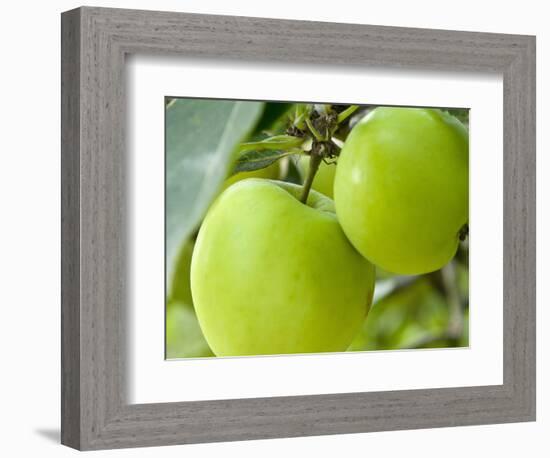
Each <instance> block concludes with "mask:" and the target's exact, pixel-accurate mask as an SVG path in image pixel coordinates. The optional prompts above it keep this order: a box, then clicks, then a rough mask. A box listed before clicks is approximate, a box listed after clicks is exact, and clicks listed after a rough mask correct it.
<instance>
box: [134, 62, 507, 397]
mask: <svg viewBox="0 0 550 458" xmlns="http://www.w3.org/2000/svg"><path fill="white" fill-rule="evenodd" d="M127 75H128V76H127V78H128V83H127V84H128V86H129V91H128V97H129V107H128V113H129V116H128V129H127V132H128V136H129V144H128V146H129V156H130V157H131V158H132V159H131V166H130V167H129V169H130V172H129V173H130V176H131V179H130V181H131V188H130V191H129V195H130V196H131V200H132V204H131V205H130V207H131V210H130V221H131V222H130V225H129V226H130V227H131V228H132V229H131V230H132V235H131V236H130V240H131V246H130V249H129V252H130V253H132V261H131V262H130V265H131V266H132V271H131V274H130V297H131V300H130V316H131V318H132V319H131V320H130V322H131V324H130V335H131V338H130V344H129V347H130V349H131V350H130V353H131V356H130V360H131V371H130V375H129V379H130V381H131V397H130V399H129V401H130V402H133V403H148V402H177V401H196V400H206V399H208V400H210V399H231V398H248V397H268V396H295V395H305V394H324V393H353V392H358V391H384V390H400V389H401V390H403V389H413V388H442V387H453V386H473V385H499V384H501V383H502V281H503V279H502V259H503V258H502V234H503V229H502V227H503V220H502V205H495V204H494V203H495V202H502V200H503V197H502V194H503V190H502V162H503V160H502V135H503V134H502V77H501V76H497V75H494V74H493V75H476V74H471V73H443V72H411V71H406V70H401V71H398V70H395V69H391V70H385V69H369V70H366V69H361V70H358V69H350V68H337V67H332V68H330V67H327V66H324V67H323V71H322V72H319V68H318V67H314V66H298V67H297V66H277V67H275V66H268V67H266V66H260V65H251V64H245V63H235V62H229V61H227V62H224V63H219V62H218V63H214V64H213V63H212V62H207V63H205V62H204V61H203V60H196V59H174V58H160V57H154V58H150V57H143V56H135V57H132V58H131V59H130V61H129V62H128V63H127ZM218 80H221V81H230V82H231V84H227V85H219V84H217V81H218ZM257 81H261V82H262V84H261V85H260V84H255V82H257ZM333 82H338V84H337V85H336V87H334V83H333ZM331 83H332V84H331ZM266 88H268V89H266ZM327 88H330V90H327ZM165 94H170V95H180V96H184V95H195V96H206V95H209V96H210V97H226V98H240V99H258V98H262V97H264V98H270V99H273V100H284V99H285V98H287V99H288V100H310V101H320V100H319V97H322V100H323V101H325V102H338V103H352V102H355V103H373V104H390V105H397V104H404V105H413V106H414V105H423V104H424V105H428V106H444V107H456V106H467V107H469V108H471V112H470V181H471V189H470V195H472V196H475V198H474V199H471V202H470V219H469V222H470V233H471V234H472V235H473V236H472V237H471V238H470V344H471V345H470V348H460V349H458V348H451V349H437V350H425V351H392V352H354V353H348V354H345V355H342V354H324V355H300V356H298V355H290V356H282V355H280V356H276V357H256V358H223V359H219V358H216V359H201V360H197V359H188V360H185V361H165V360H164V335H163V333H164V308H163V300H164V284H165V283H164V275H163V274H164V218H163V217H164V214H163V210H164V157H163V155H162V154H151V151H156V152H160V151H163V148H164V105H163V103H162V100H163V99H164V95H165ZM300 97H301V99H300ZM159 102H160V103H159ZM485 272H491V273H492V275H490V276H487V275H485ZM289 375H291V376H289ZM220 380H223V381H224V382H223V384H220V383H219V381H220ZM183 386H185V389H182V387H183Z"/></svg>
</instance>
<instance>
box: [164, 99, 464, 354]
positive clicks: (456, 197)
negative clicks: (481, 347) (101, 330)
mask: <svg viewBox="0 0 550 458" xmlns="http://www.w3.org/2000/svg"><path fill="white" fill-rule="evenodd" d="M468 124H469V110H468V109H467V108H445V107H438V108H434V107H404V106H403V107H401V106H378V105H347V104H342V105H337V104H325V103H306V102H272V101H242V100H218V99H198V98H178V97H167V98H166V99H165V149H166V150H165V155H166V157H165V178H166V195H165V198H166V209H165V210H166V216H165V217H166V224H165V228H166V302H165V304H166V305H165V306H166V309H165V317H166V322H165V326H166V329H165V330H166V333H165V336H166V341H165V350H166V351H165V356H166V358H167V359H180V358H206V357H238V356H263V355H289V354H311V353H331V352H357V351H377V350H405V349H407V350H413V349H427V348H450V347H467V346H468V345H469V336H468V329H469V301H468V298H469V287H468V280H469V269H468V259H469V256H468V253H469V251H468V250H469V247H468V237H469V227H468V215H469V134H468Z"/></svg>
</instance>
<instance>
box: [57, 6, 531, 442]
mask: <svg viewBox="0 0 550 458" xmlns="http://www.w3.org/2000/svg"><path fill="white" fill-rule="evenodd" d="M62 24H63V26H62V42H63V47H62V88H63V91H62V92H63V94H62V108H63V109H62V169H63V170H62V171H63V173H62V175H63V181H62V187H63V193H62V218H63V223H62V239H63V240H62V246H63V250H62V265H63V267H62V271H63V273H62V282H63V285H62V327H63V336H62V366H63V367H62V378H63V386H62V399H63V402H62V418H63V425H62V431H63V432H62V442H63V443H64V444H66V445H69V446H71V447H74V448H78V449H82V450H84V449H103V448H117V447H138V446H152V445H167V444H183V443H194V442H214V441H229V440H242V439H261V438H275V437H292V436H305V435H320V434H339V433H354V432H367V431H382V430H396V429H412V428H430V427H441V426H458V425H472V424H484V423H505V422H516V421H529V420H533V419H534V418H535V132H534V129H535V39H534V37H529V36H519V35H502V34H488V33H472V32H455V31H443V30H423V29H410V28H399V27H380V26H367V25H350V24H333V23H320V22H305V21H286V20H271V19H258V18H245V17H229V16H207V15H196V14H184V13H167V12H152V11H133V10H117V9H103V8H80V9H78V10H74V11H71V12H67V13H64V14H63V16H62ZM144 53H148V54H165V55H168V54H172V55H178V56H183V57H198V58H216V59H231V60H234V59H238V60H241V61H242V60H247V61H256V62H266V63H279V64H285V65H298V64H305V63H307V64H313V65H320V70H321V71H322V68H323V66H324V65H328V64H330V65H339V66H350V70H351V66H354V67H357V68H360V67H365V66H384V67H388V66H390V67H403V68H408V69H435V70H446V71H462V70H468V71H479V72H488V71H489V72H498V73H501V74H503V77H504V227H505V229H504V259H505V264H504V288H505V289H504V384H503V385H498V386H482V387H465V388H445V389H429V390H410V391H409V390H406V391H391V392H378V393H351V394H331V395H321V396H293V397H277V398H261V399H260V398H257V399H233V400H224V401H201V402H186V403H169V404H144V405H130V404H128V402H127V397H126V386H127V383H126V382H127V380H126V368H125V355H126V348H125V335H126V332H127V328H126V312H127V307H129V304H128V297H127V291H126V285H127V262H129V261H128V256H127V255H128V253H127V249H126V233H127V230H126V229H127V227H126V224H127V219H126V202H127V200H126V199H127V196H126V188H127V184H126V179H127V178H126V173H127V170H126V164H127V157H126V155H127V154H128V152H127V151H126V148H125V128H126V120H125V108H126V100H125V87H124V84H125V80H124V58H125V56H126V55H128V54H144Z"/></svg>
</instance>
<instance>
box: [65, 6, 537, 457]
mask: <svg viewBox="0 0 550 458" xmlns="http://www.w3.org/2000/svg"><path fill="white" fill-rule="evenodd" d="M61 32H62V33H61V38H62V65H61V70H62V71H61V73H62V428H61V437H62V443H63V444H65V445H67V446H70V447H73V448H76V449H80V450H91V449H107V448H122V447H142V446H154V445H169V444H185V443H197V442H215V441H233V440H248V439H262V438H277V437H293V436H308V435H323V434H343V433H358V432H371V431H384V430H399V429H416V428H433V427H443V426H460V425H474V424H487V423H505V422H522V421H533V420H534V419H535V393H536V390H535V87H536V85H535V38H534V37H532V36H520V35H503V34H488V33H474V32H458V31H444V30H428V29H410V28H399V27H382V26H369V25H356V24H335V23H320V22H306V21H289V20H273V19H260V18H248V17H229V16H209V15H198V14H186V13H173V12H154V11H134V10H121V9H106V8H93V7H82V8H78V9H76V10H72V11H68V12H65V13H63V14H62V30H61Z"/></svg>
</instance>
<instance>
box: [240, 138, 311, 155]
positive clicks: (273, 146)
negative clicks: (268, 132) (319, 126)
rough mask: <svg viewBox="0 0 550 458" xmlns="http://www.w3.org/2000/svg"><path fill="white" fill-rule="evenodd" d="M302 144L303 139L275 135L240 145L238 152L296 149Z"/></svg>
mask: <svg viewBox="0 0 550 458" xmlns="http://www.w3.org/2000/svg"><path fill="white" fill-rule="evenodd" d="M303 142H304V139H303V138H300V137H294V136H292V135H275V136H273V137H269V138H265V139H264V140H260V141H257V142H248V143H242V144H241V146H240V147H239V150H240V151H263V150H285V149H291V148H296V147H298V146H300V145H301V144H302V143H303Z"/></svg>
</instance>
